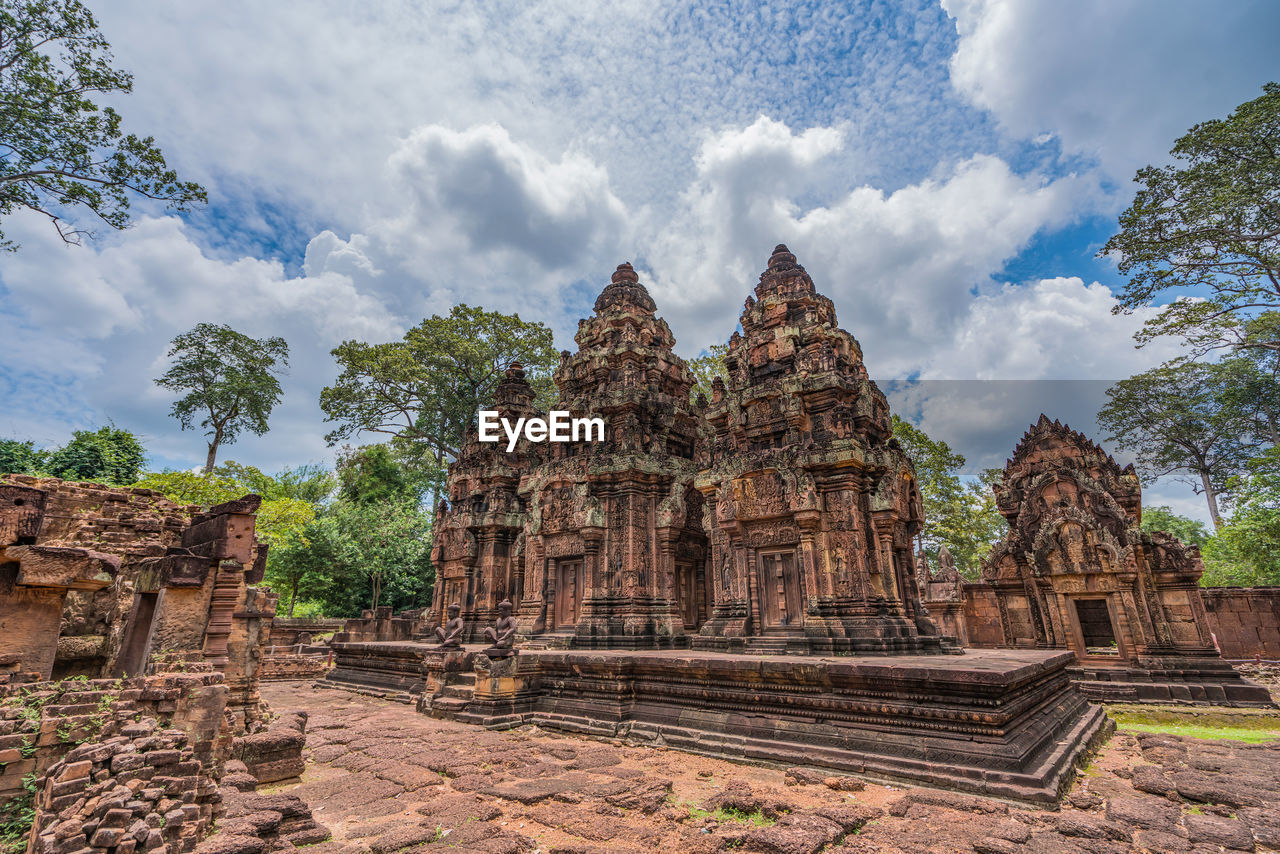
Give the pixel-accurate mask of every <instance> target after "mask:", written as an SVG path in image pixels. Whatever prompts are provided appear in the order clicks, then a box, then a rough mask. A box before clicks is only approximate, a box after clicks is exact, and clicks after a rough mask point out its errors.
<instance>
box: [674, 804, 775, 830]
mask: <svg viewBox="0 0 1280 854" xmlns="http://www.w3.org/2000/svg"><path fill="white" fill-rule="evenodd" d="M687 806H688V809H689V818H714V819H715V820H716V821H722V822H724V821H731V822H734V823H735V824H751V825H755V826H756V827H771V826H772V825H773V824H775V822H774V820H773V819H771V818H769V817H768V816H767V815H765V814H764V813H763V812H761V811H760V810H756V811H755V812H743V811H742V810H736V809H733V808H732V807H720V808H719V809H717V810H716V811H715V812H711V811H709V810H705V809H703V808H702V807H700V806H697V805H696V804H688V805H687Z"/></svg>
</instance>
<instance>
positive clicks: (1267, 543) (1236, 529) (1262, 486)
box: [1201, 448, 1280, 586]
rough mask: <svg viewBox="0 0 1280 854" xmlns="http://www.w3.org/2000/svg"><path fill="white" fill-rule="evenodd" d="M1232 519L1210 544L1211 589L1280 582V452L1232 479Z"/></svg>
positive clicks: (1207, 558)
mask: <svg viewBox="0 0 1280 854" xmlns="http://www.w3.org/2000/svg"><path fill="white" fill-rule="evenodd" d="M1231 486H1232V497H1233V501H1232V504H1233V507H1234V510H1233V512H1232V514H1231V518H1230V519H1229V520H1228V521H1227V523H1226V524H1225V525H1223V526H1222V527H1221V528H1220V529H1219V530H1218V532H1217V533H1216V534H1215V535H1214V536H1213V537H1212V538H1211V539H1210V540H1209V541H1208V542H1207V543H1206V544H1205V546H1204V550H1203V551H1204V560H1205V567H1206V571H1205V575H1204V578H1202V579H1201V584H1203V585H1205V586H1215V585H1227V584H1230V585H1238V586H1263V585H1277V584H1280V549H1277V548H1276V544H1277V543H1280V449H1277V448H1269V449H1267V450H1266V451H1264V452H1262V453H1261V454H1259V455H1258V456H1257V457H1255V458H1253V459H1251V460H1250V461H1249V463H1248V465H1247V466H1246V469H1245V472H1244V473H1243V474H1241V475H1239V476H1237V477H1235V478H1233V479H1232V483H1231Z"/></svg>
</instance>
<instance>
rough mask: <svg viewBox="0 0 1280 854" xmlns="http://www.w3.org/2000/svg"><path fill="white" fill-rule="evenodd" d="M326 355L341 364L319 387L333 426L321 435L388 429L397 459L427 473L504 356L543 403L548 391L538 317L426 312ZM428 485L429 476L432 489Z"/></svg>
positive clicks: (484, 401)
mask: <svg viewBox="0 0 1280 854" xmlns="http://www.w3.org/2000/svg"><path fill="white" fill-rule="evenodd" d="M333 355H334V357H335V358H336V359H337V361H338V365H339V366H340V367H341V369H342V373H341V375H340V376H339V377H338V379H337V381H336V382H335V383H334V384H333V385H332V386H328V387H326V388H325V389H324V390H323V391H321V393H320V408H321V409H323V410H324V413H325V417H326V418H325V420H327V421H332V422H335V423H336V424H337V425H338V426H337V427H336V428H335V429H334V430H333V431H331V432H330V433H329V434H328V435H327V436H326V437H325V438H326V439H327V440H328V441H329V443H330V444H336V443H337V442H339V441H341V440H343V439H346V438H349V437H351V436H356V435H359V434H361V433H381V434H383V435H387V436H391V437H393V438H392V445H393V448H394V451H395V453H396V455H397V456H398V457H399V458H400V459H401V460H402V461H408V460H410V459H414V458H417V459H418V460H419V461H420V463H422V465H421V468H422V470H423V471H434V472H435V473H436V476H437V477H438V473H439V472H440V471H442V470H443V469H444V466H445V463H446V462H447V461H448V460H449V459H452V458H454V457H456V456H457V453H458V448H459V447H460V446H461V443H462V440H463V437H464V436H465V433H466V428H467V426H468V425H470V424H472V423H473V422H474V421H475V418H476V412H477V410H479V409H482V408H484V407H486V406H488V405H489V404H490V403H491V402H492V400H493V393H494V390H495V389H496V388H497V385H498V383H499V381H501V379H502V376H503V373H504V372H505V371H506V369H507V368H508V367H509V366H510V365H511V364H512V363H513V362H520V363H521V364H523V365H524V367H525V374H526V376H527V377H528V379H529V382H530V384H532V385H533V387H534V389H535V391H536V392H537V393H538V395H539V400H540V401H541V402H542V404H543V405H545V404H547V403H548V402H549V401H550V400H552V399H554V384H553V383H552V381H551V372H552V370H553V368H554V366H555V365H556V364H557V363H558V361H559V358H558V355H557V354H556V351H555V347H554V342H553V338H552V334H551V330H550V329H549V328H547V327H546V326H545V325H543V324H541V323H536V322H535V323H530V322H527V321H524V320H521V319H520V316H519V315H515V314H511V315H508V314H501V313H499V312H493V311H485V310H484V309H482V308H478V307H473V306H468V305H455V306H454V307H453V308H451V309H450V310H449V314H448V316H446V317H441V316H439V315H432V316H431V317H429V318H427V319H426V320H424V321H422V323H420V324H418V325H417V326H415V327H414V328H413V329H410V330H409V331H408V332H406V333H405V335H404V338H403V340H400V341H392V342H389V343H386V344H367V343H365V342H363V341H344V342H343V343H342V344H340V345H339V346H338V347H337V348H335V349H334V350H333ZM428 458H429V459H430V460H431V461H432V462H431V464H430V465H427V464H426V461H427V459H428ZM438 489H439V483H438V482H437V483H436V484H435V486H434V488H433V490H432V491H433V493H434V492H436V491H438Z"/></svg>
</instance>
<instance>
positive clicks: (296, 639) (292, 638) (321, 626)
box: [270, 615, 346, 646]
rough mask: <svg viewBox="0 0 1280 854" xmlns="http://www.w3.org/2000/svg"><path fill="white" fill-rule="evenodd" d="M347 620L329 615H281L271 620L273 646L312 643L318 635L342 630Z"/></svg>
mask: <svg viewBox="0 0 1280 854" xmlns="http://www.w3.org/2000/svg"><path fill="white" fill-rule="evenodd" d="M345 623H346V620H343V619H340V618H333V619H330V618H328V617H315V618H312V617H281V616H278V615H277V616H276V618H275V619H274V620H272V621H271V637H270V644H271V646H293V645H294V644H298V643H311V642H312V640H313V639H314V638H315V636H316V635H326V634H331V633H333V632H340V631H342V627H343V625H344V624H345Z"/></svg>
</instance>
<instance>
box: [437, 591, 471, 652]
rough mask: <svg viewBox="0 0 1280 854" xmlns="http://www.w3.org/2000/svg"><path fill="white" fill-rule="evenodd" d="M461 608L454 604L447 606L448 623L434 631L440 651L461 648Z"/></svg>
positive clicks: (462, 625)
mask: <svg viewBox="0 0 1280 854" xmlns="http://www.w3.org/2000/svg"><path fill="white" fill-rule="evenodd" d="M464 625H465V624H464V623H463V622H462V606H461V605H459V604H458V603H457V602H454V603H453V604H452V605H450V606H449V622H447V623H445V624H444V625H443V626H441V627H440V628H438V629H436V640H438V641H440V646H439V648H440V649H461V648H462V629H463V627H464Z"/></svg>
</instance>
